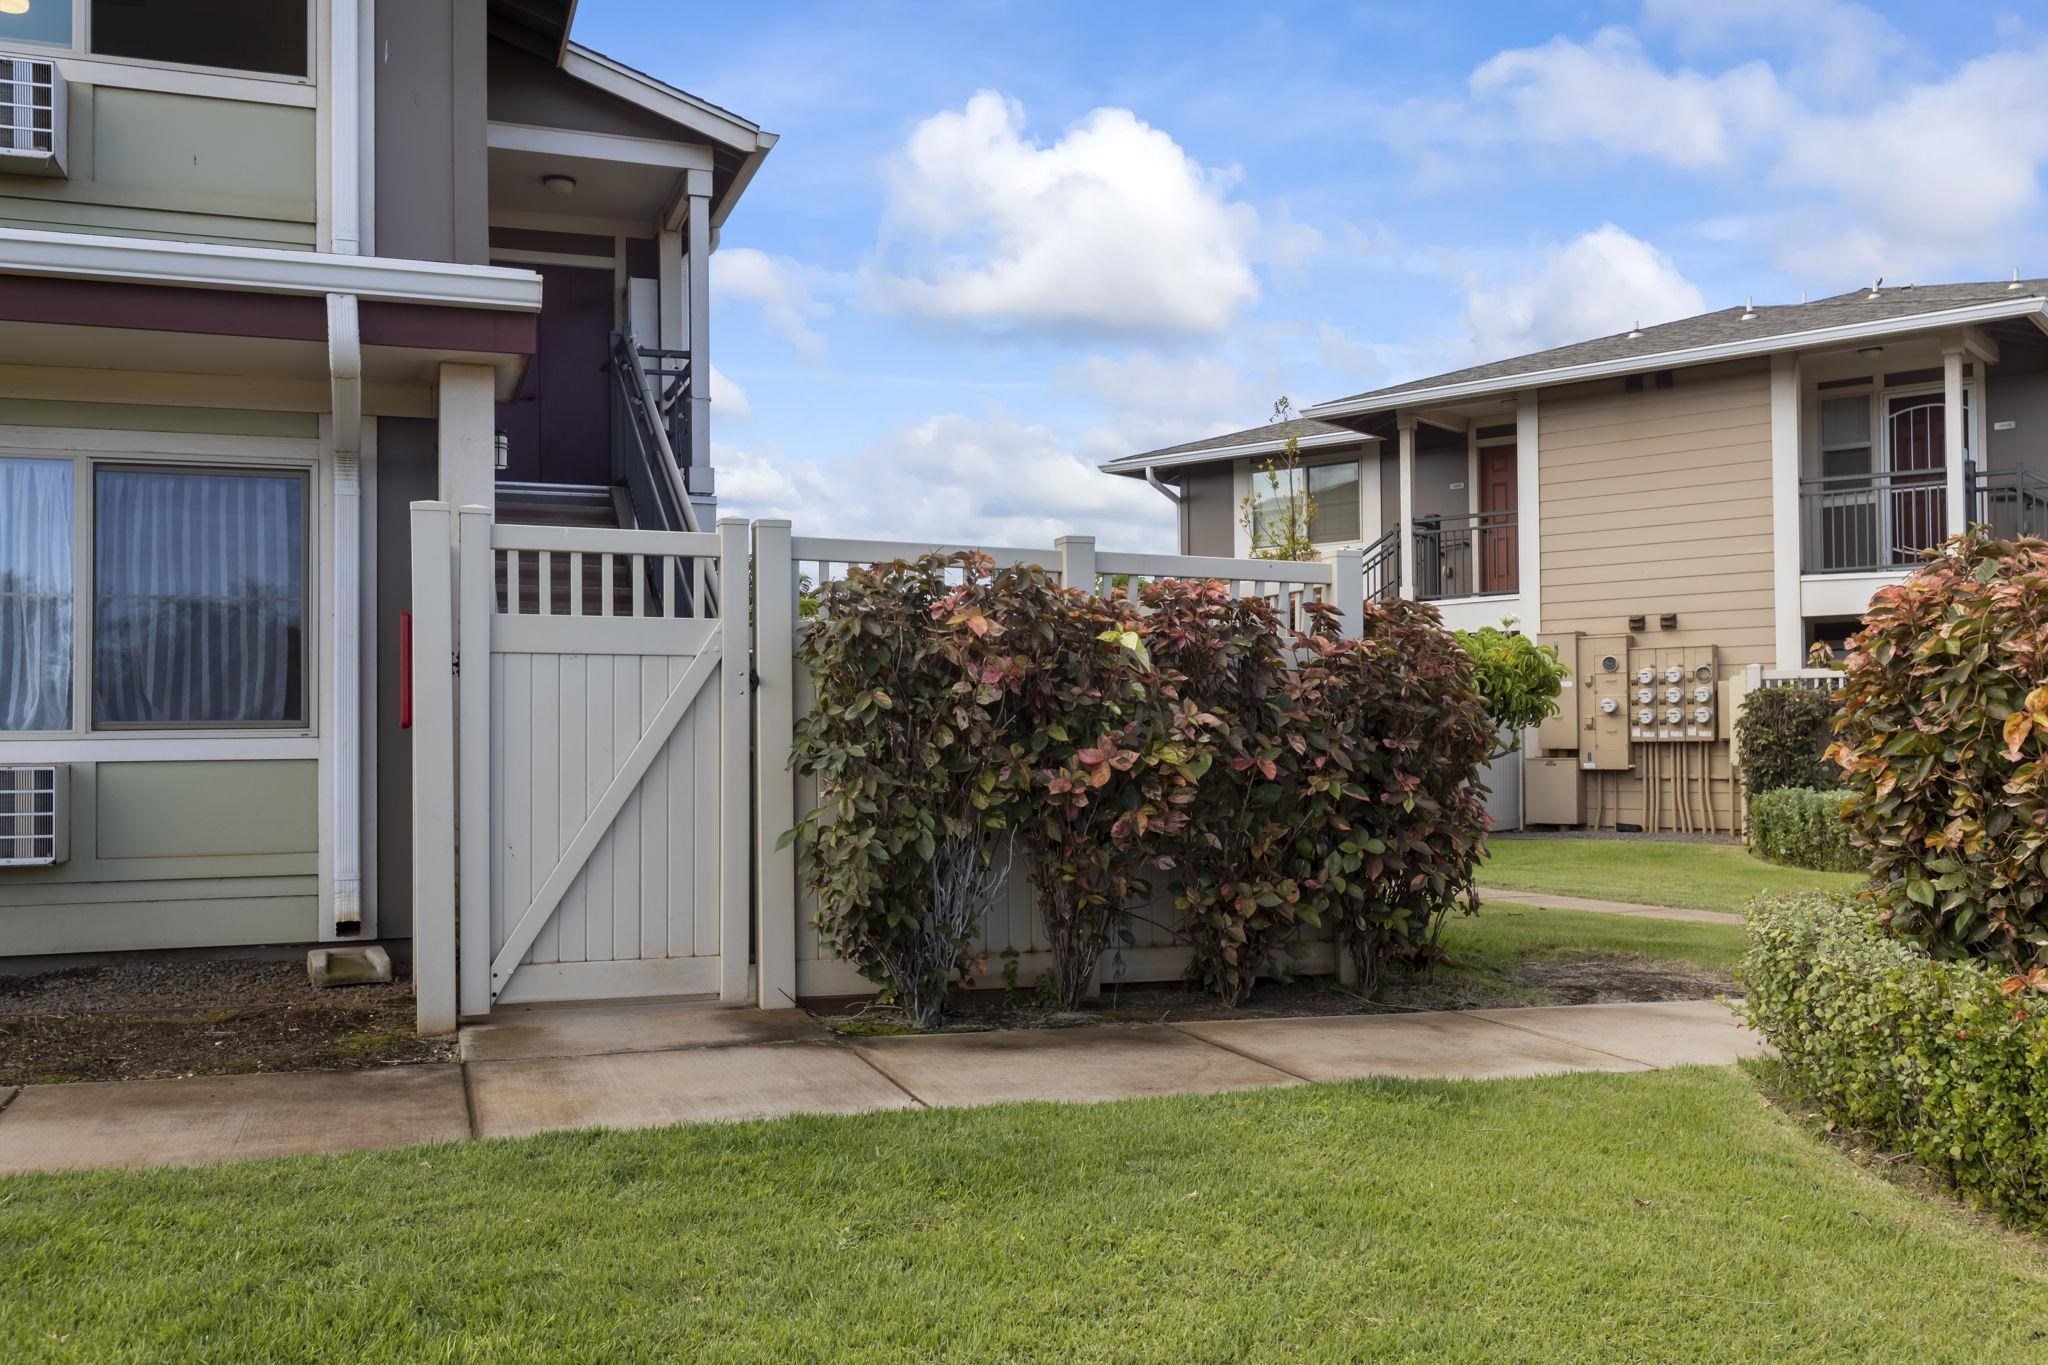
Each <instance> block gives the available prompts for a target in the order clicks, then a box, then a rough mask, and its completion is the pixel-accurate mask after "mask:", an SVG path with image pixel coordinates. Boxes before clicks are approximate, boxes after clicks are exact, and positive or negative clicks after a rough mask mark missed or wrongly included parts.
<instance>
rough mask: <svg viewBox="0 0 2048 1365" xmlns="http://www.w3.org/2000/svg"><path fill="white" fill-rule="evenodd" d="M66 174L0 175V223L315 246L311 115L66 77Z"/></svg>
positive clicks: (304, 111)
mask: <svg viewBox="0 0 2048 1365" xmlns="http://www.w3.org/2000/svg"><path fill="white" fill-rule="evenodd" d="M67 117H68V119H69V121H70V156H69V165H68V172H69V174H68V175H67V177H66V178H64V179H61V180H59V179H54V178H44V177H40V176H25V175H14V176H0V225H4V226H7V227H19V228H37V229H43V230H48V229H73V230H78V231H83V232H95V233H112V234H116V235H128V234H133V235H138V236H148V237H171V238H179V239H187V240H194V241H219V242H242V243H248V244H252V245H258V246H300V247H309V248H310V247H311V246H312V245H313V244H314V237H313V233H314V190H315V186H314V169H315V162H316V150H315V131H314V113H313V110H311V109H307V108H300V107H298V106H295V105H279V104H254V103H249V102H247V101H243V100H229V99H213V98H207V97H202V96H198V95H174V94H166V93H163V92H161V91H154V90H129V89H123V88H118V87H114V86H97V85H85V84H74V85H72V87H71V102H70V104H69V106H68V108H67Z"/></svg>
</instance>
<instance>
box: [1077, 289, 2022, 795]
mask: <svg viewBox="0 0 2048 1365" xmlns="http://www.w3.org/2000/svg"><path fill="white" fill-rule="evenodd" d="M1289 437H1293V438H1294V439H1295V441H1296V443H1297V446H1298V449H1299V452H1300V465H1301V470H1300V473H1299V474H1293V475H1289V476H1287V477H1288V479H1289V480H1292V479H1294V478H1299V479H1300V480H1302V481H1303V482H1304V483H1305V484H1306V487H1307V491H1308V493H1309V494H1310V497H1311V499H1312V501H1313V503H1314V507H1315V518H1314V525H1313V526H1312V527H1311V535H1312V538H1313V539H1314V540H1315V541H1316V542H1317V543H1318V544H1320V545H1324V546H1328V547H1332V548H1335V547H1339V546H1346V545H1350V546H1361V547H1363V549H1364V552H1365V573H1366V589H1367V591H1368V593H1371V594H1384V593H1400V594H1403V595H1405V596H1409V597H1413V598H1419V599H1422V600H1425V601H1430V602H1433V603H1435V604H1436V606H1437V607H1438V608H1439V609H1440V610H1441V611H1442V613H1443V616H1444V620H1445V623H1446V624H1447V625H1449V626H1452V627H1473V626H1479V625H1488V624H1497V623H1499V622H1500V621H1501V620H1502V618H1504V617H1511V618H1514V619H1515V620H1516V622H1517V623H1518V625H1519V628H1520V629H1522V630H1523V631H1526V632H1529V633H1531V634H1535V635H1537V636H1538V637H1539V638H1542V639H1544V640H1546V641H1548V642H1550V643H1554V644H1556V645H1557V646H1558V647H1559V649H1560V651H1561V652H1562V653H1563V656H1564V658H1565V661H1566V662H1567V663H1568V664H1569V665H1571V666H1572V668H1573V669H1574V675H1575V676H1574V680H1573V685H1572V690H1571V691H1570V692H1568V693H1567V695H1566V698H1565V707H1564V711H1563V714H1561V715H1560V716H1559V717H1558V718H1557V719H1556V720H1555V721H1553V722H1552V723H1551V724H1550V725H1546V726H1545V727H1544V728H1543V730H1542V731H1541V732H1540V733H1538V734H1535V735H1532V736H1531V737H1530V743H1529V745H1528V747H1527V756H1526V759H1525V761H1524V763H1523V765H1522V770H1523V787H1524V794H1525V795H1526V819H1527V820H1528V821H1529V822H1531V823H1538V824H1558V825H1596V826H1600V827H1614V826H1617V825H1619V826H1621V827H1624V828H1627V827H1642V828H1648V829H1667V830H1692V829H1697V830H1702V831H1707V830H1721V831H1728V830H1732V829H1734V828H1735V827H1736V824H1737V821H1738V819H1739V805H1740V803H1739V801H1738V799H1737V783H1736V780H1735V777H1734V774H1733V772H1732V770H1731V763H1730V743H1729V739H1730V737H1729V730H1730V728H1731V724H1730V720H1731V717H1732V716H1733V714H1734V710H1735V708H1736V707H1737V706H1738V705H1739V699H1740V695H1741V692H1742V689H1743V687H1744V686H1745V685H1746V684H1747V683H1748V682H1749V681H1751V680H1753V679H1755V678H1757V677H1759V676H1760V675H1761V674H1763V673H1765V672H1782V671H1790V670H1796V669H1798V668H1799V667H1800V666H1801V664H1802V662H1803V661H1804V659H1805V657H1806V655H1807V652H1808V649H1809V647H1810V646H1811V645H1813V644H1814V643H1816V642H1826V643H1830V644H1835V643H1839V642H1840V641H1841V640H1842V639H1844V638H1845V637H1846V636H1847V635H1848V634H1849V633H1850V632H1851V631H1852V630H1853V629H1854V628H1855V626H1856V623H1857V620H1858V618H1859V616H1860V615H1861V613H1862V612H1863V610H1864V608H1865V607H1866V606H1867V605H1868V603H1869V601H1870V596H1871V593H1872V592H1873V591H1875V590H1876V589H1877V588H1879V587H1881V586H1882V585H1884V584H1887V583H1892V582H1896V581H1898V580H1899V579H1901V578H1902V577H1903V576H1904V575H1905V574H1906V573H1907V572H1908V570H1909V569H1910V566H1911V565H1912V564H1913V563H1914V562H1915V561H1916V559H1917V558H1918V555H1919V551H1920V549H1921V548H1922V547H1924V546H1928V545H1932V544H1935V543H1937V542H1939V541H1940V540H1941V539H1943V538H1944V537H1945V536H1948V535H1950V534H1953V533H1955V532H1958V531H1961V530H1963V529H1964V528H1965V526H1966V525H1968V524H1970V523H1973V522H1983V523H1989V524H1990V525H1992V526H1993V527H1994V528H1996V529H1997V530H1998V531H1999V532H2001V533H2002V534H2006V535H2013V534H2018V533H2022V532H2024V533H2030V534H2036V535H2038V534H2042V533H2043V532H2044V531H2048V281H2043V280H2020V279H2014V280H2012V281H2010V282H2005V281H1999V282H1994V283H1988V284H1950V285H1932V286H1919V287H1914V286H1904V287H1898V286H1881V285H1880V286H1874V287H1872V288H1868V289H1860V290H1857V291H1855V292H1853V293H1849V294H1843V295H1839V296H1837V297H1833V298H1825V299H1820V300H1816V301H1814V302H1810V303H1800V304H1792V305H1785V306H1776V307H1763V306H1758V307H1752V306H1748V305H1745V306H1742V307H1737V308H1728V309H1723V310H1721V311H1719V312H1715V313H1708V314H1704V315H1702V316H1700V317H1694V318H1686V319H1684V320H1681V321H1678V322H1672V323H1666V324H1664V325H1661V326H1655V327H1642V328H1637V329H1633V330H1631V331H1629V332H1626V333H1622V334H1619V335H1615V336H1608V337H1601V338H1599V339H1597V340H1593V341H1587V342H1581V343H1579V344H1576V345H1571V346H1563V347H1559V348H1557V349H1554V350H1548V351H1541V352H1537V353H1535V354H1532V355H1524V356H1516V357H1512V358H1510V359H1506V360H1500V361H1496V362H1493V363H1491V364H1486V365H1479V366H1474V367H1472V368H1470V369H1465V370H1458V371H1455V372H1452V373H1449V374H1442V375H1436V376H1432V377H1430V378H1427V379H1420V380H1416V381H1413V382H1411V383H1406V384H1400V385H1396V386H1394V387H1391V388H1384V389H1378V390H1374V391H1372V392H1368V393H1360V394H1355V395H1352V396H1350V397H1346V398H1338V399H1334V400H1332V401H1330V402H1326V403H1321V404H1317V405H1315V406H1312V407H1309V408H1307V409H1306V410H1305V411H1304V414H1303V416H1302V418H1301V419H1300V420H1298V421H1294V422H1289V423H1283V424H1279V425H1274V426H1266V427H1259V428H1254V429H1251V430H1248V431H1241V432H1235V433H1231V434H1229V435H1225V436H1219V437H1215V438H1212V439H1209V440H1203V441H1196V442H1191V443H1189V444H1186V445H1180V446H1173V447H1169V448H1167V449H1164V450H1154V451H1147V452H1145V453H1142V454H1137V455H1131V456H1128V457H1126V458H1123V459H1120V460H1116V461H1114V462H1112V463H1110V464H1108V465H1105V466H1104V468H1105V469H1106V470H1108V471H1109V472H1111V473H1114V474H1121V475H1126V476H1129V477H1133V478H1144V479H1147V480H1150V481H1151V482H1153V483H1154V484H1155V486H1158V487H1160V488H1162V489H1163V490H1164V491H1165V492H1166V493H1167V494H1168V495H1169V496H1171V497H1173V498H1174V499H1175V500H1176V502H1177V503H1178V504H1179V508H1180V519H1181V520H1180V527H1181V529H1180V537H1181V548H1182V550H1183V551H1184V552H1186V553H1191V554H1219V555H1229V554H1246V553H1249V552H1251V551H1253V550H1254V549H1256V548H1258V547H1259V544H1260V542H1261V540H1262V538H1263V535H1264V533H1265V527H1266V525H1267V524H1269V522H1270V518H1269V517H1263V516H1261V515H1259V510H1260V509H1259V504H1260V503H1261V502H1262V501H1266V502H1270V501H1271V498H1272V490H1271V485H1270V484H1269V482H1268V481H1267V480H1266V479H1265V478H1264V477H1263V476H1259V475H1258V471H1259V470H1260V469H1261V468H1262V466H1263V465H1264V464H1265V463H1266V462H1268V461H1270V460H1272V459H1274V458H1275V456H1276V455H1277V454H1278V453H1279V452H1280V451H1281V450H1282V448H1283V446H1284V445H1285V443H1286V441H1287V439H1288V438H1289ZM1247 499H1250V500H1251V502H1250V504H1249V505H1250V506H1251V507H1252V509H1253V515H1252V516H1251V517H1250V518H1249V523H1250V524H1249V525H1248V524H1247V518H1245V517H1244V516H1243V515H1242V509H1243V508H1244V507H1246V506H1247V505H1248V504H1247ZM1499 776H1500V774H1497V777H1499ZM1507 780H1512V778H1508V779H1507Z"/></svg>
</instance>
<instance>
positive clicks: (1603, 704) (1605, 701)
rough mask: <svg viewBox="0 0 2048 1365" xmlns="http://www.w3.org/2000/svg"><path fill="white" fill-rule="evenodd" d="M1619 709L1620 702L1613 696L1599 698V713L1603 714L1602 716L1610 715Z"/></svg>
mask: <svg viewBox="0 0 2048 1365" xmlns="http://www.w3.org/2000/svg"><path fill="white" fill-rule="evenodd" d="M1620 709H1621V703H1620V702H1618V701H1616V700H1615V699H1614V698H1612V697H1602V698H1601V699H1600V714H1601V715H1603V716H1611V715H1613V714H1614V713H1615V712H1616V711H1619V710H1620Z"/></svg>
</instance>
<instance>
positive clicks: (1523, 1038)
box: [1174, 1011, 1644, 1081]
mask: <svg viewBox="0 0 2048 1365" xmlns="http://www.w3.org/2000/svg"><path fill="white" fill-rule="evenodd" d="M1507 1012H1508V1013H1517V1012H1526V1011H1507ZM1174 1027H1176V1028H1178V1029H1180V1030H1181V1031H1182V1032H1184V1033H1188V1034H1192V1035H1193V1036H1194V1037H1196V1038H1202V1039H1206V1040H1208V1041H1210V1042H1213V1043H1215V1044H1217V1045H1218V1046H1221V1047H1227V1048H1231V1049H1234V1050H1235V1051H1238V1052H1242V1053H1244V1054H1245V1055H1246V1056H1248V1057H1256V1058H1258V1059H1259V1060H1260V1061H1263V1062H1267V1063H1269V1064H1271V1065H1272V1066H1274V1067H1277V1068H1279V1069H1280V1070H1282V1071H1287V1072H1291V1073H1293V1074H1294V1075H1296V1076H1303V1077H1306V1078H1307V1079H1309V1080H1312V1081H1345V1080H1354V1079H1356V1078H1358V1077H1361V1076H1404V1077H1429V1076H1447V1077H1456V1078H1472V1079H1498V1078H1502V1077H1512V1076H1542V1075H1548V1074H1551V1073H1554V1072H1560V1071H1641V1070H1643V1069H1644V1067H1643V1066H1641V1065H1640V1064H1638V1063H1636V1062H1633V1061H1628V1060H1624V1059H1622V1058H1619V1057H1612V1056H1608V1055H1607V1054H1605V1053H1602V1052H1597V1051H1594V1050H1592V1049H1589V1048H1584V1047H1577V1046H1574V1045H1572V1044H1570V1043H1567V1042H1560V1041H1558V1040H1556V1039H1553V1038H1547V1037H1543V1036H1541V1035H1538V1034H1533V1033H1527V1032H1523V1031H1520V1030H1516V1029H1510V1028H1504V1027H1502V1026H1501V1025H1499V1024H1494V1023H1488V1022H1486V1021H1484V1020H1482V1019H1478V1018H1475V1017H1473V1015H1471V1014H1465V1013H1457V1012H1453V1011H1442V1012H1427V1013H1416V1014H1362V1015H1341V1016H1335V1017H1330V1018H1316V1019H1217V1020H1203V1021H1201V1022H1198V1023H1186V1024H1177V1025H1175V1026H1174Z"/></svg>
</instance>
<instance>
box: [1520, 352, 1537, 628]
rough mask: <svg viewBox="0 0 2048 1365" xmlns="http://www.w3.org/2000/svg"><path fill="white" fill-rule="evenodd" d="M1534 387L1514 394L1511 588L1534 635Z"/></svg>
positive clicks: (1535, 486)
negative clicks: (1513, 586) (1512, 585)
mask: <svg viewBox="0 0 2048 1365" xmlns="http://www.w3.org/2000/svg"><path fill="white" fill-rule="evenodd" d="M1537 428H1538V423H1537V407H1536V390H1534V389H1524V390H1522V391H1521V392H1520V393H1519V394H1517V395H1515V588H1516V591H1517V592H1518V593H1520V595H1521V598H1522V608H1521V616H1520V620H1521V626H1522V633H1523V634H1524V635H1527V636H1530V637H1532V638H1533V637H1534V636H1535V635H1536V633H1537V632H1538V631H1540V630H1542V629H1543V500H1542V497H1541V496H1540V495H1541V492H1542V488H1541V485H1540V484H1539V483H1538V480H1539V479H1541V478H1542V474H1541V473H1540V472H1539V468H1538V461H1539V458H1540V456H1541V447H1540V444H1539V442H1538V439H1537Z"/></svg>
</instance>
